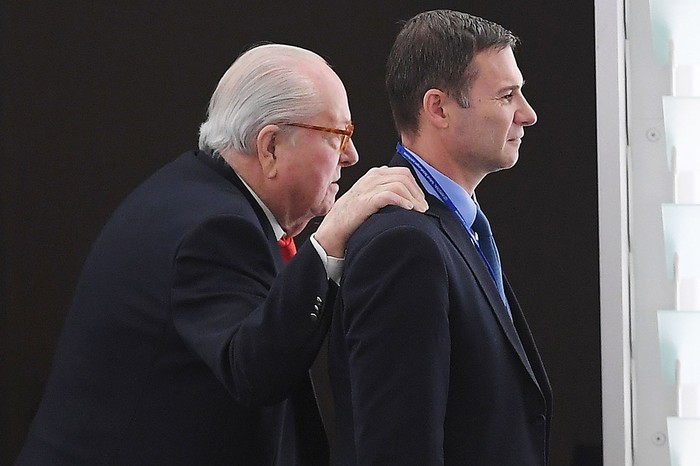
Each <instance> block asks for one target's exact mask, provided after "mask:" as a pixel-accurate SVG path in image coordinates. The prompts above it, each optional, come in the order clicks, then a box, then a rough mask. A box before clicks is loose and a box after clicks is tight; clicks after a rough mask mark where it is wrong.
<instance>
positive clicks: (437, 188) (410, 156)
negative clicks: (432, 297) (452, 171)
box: [396, 142, 498, 283]
mask: <svg viewBox="0 0 700 466" xmlns="http://www.w3.org/2000/svg"><path fill="white" fill-rule="evenodd" d="M396 152H398V153H399V154H400V155H401V156H402V157H403V158H405V159H406V160H408V162H409V163H410V164H411V165H412V166H413V168H415V169H416V170H417V171H418V172H419V173H420V174H421V175H422V176H423V177H425V179H426V181H427V182H428V183H429V184H430V186H431V187H432V188H433V189H434V190H435V192H436V193H437V195H438V197H439V198H440V200H441V201H442V202H443V203H444V204H445V205H446V206H447V207H448V208H449V209H450V210H451V211H452V212H454V214H455V215H456V216H457V218H458V219H459V221H460V222H461V223H462V225H463V226H464V229H465V230H467V233H468V234H469V238H470V239H471V240H472V244H473V245H474V247H475V248H476V250H477V251H478V252H479V255H480V256H481V258H482V259H483V261H484V264H486V267H487V268H488V269H489V273H490V274H491V278H493V281H494V282H496V283H498V280H497V279H496V274H495V273H494V271H493V269H492V268H491V264H489V261H488V259H486V255H485V254H484V252H483V251H482V250H481V248H480V247H479V241H478V240H477V238H476V235H475V234H474V231H473V230H472V228H471V226H470V225H469V224H468V223H467V221H466V220H465V219H464V216H462V214H461V212H460V211H459V209H457V206H456V205H455V204H454V202H452V199H450V196H448V195H447V193H446V192H445V190H444V189H443V188H442V186H440V183H439V182H438V181H437V180H436V179H435V177H434V176H433V175H432V174H431V173H430V172H429V171H428V169H427V168H425V166H424V165H423V164H422V163H421V161H420V160H418V159H417V158H416V157H415V156H414V155H413V154H412V153H411V151H409V150H408V149H406V148H405V147H404V146H403V144H401V143H400V142H399V143H397V144H396Z"/></svg>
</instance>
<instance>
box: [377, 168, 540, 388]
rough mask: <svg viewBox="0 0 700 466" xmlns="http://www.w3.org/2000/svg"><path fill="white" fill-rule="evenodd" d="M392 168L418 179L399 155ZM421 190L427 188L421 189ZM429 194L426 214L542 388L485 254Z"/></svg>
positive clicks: (444, 207)
mask: <svg viewBox="0 0 700 466" xmlns="http://www.w3.org/2000/svg"><path fill="white" fill-rule="evenodd" d="M390 165H394V166H404V167H408V168H409V169H410V170H411V172H412V173H413V175H414V176H416V174H415V171H414V169H413V167H412V166H411V164H410V163H408V162H407V161H406V160H405V159H404V158H403V157H401V155H399V154H397V155H395V156H394V158H393V159H392V160H391V163H390ZM417 179H418V177H416V180H417ZM419 185H420V183H419ZM421 188H423V187H422V186H421ZM423 190H424V191H425V188H423ZM425 195H426V199H427V201H428V206H429V208H428V211H427V212H426V215H429V216H432V217H435V218H436V219H437V220H438V222H439V223H440V228H441V229H442V231H443V232H444V234H445V236H447V237H448V238H449V239H450V242H451V243H452V245H453V246H454V247H455V249H457V251H459V253H460V255H461V256H462V258H463V259H464V261H465V263H466V265H467V267H468V268H469V269H470V270H471V272H472V273H473V274H474V276H475V277H476V280H477V282H478V283H479V286H480V287H481V289H482V291H483V292H484V294H485V295H486V299H487V301H488V302H489V304H490V307H491V311H492V312H493V314H494V315H495V317H496V320H497V321H498V323H499V325H500V326H501V329H502V330H503V333H505V335H506V337H507V338H508V341H509V342H510V343H511V345H512V346H513V349H515V351H516V353H517V354H518V357H519V358H520V360H521V362H522V363H523V365H524V366H525V368H526V370H527V372H528V373H529V374H530V377H531V378H532V380H533V381H534V382H535V384H537V386H538V387H539V383H538V381H537V377H536V376H535V374H534V372H533V370H532V367H531V365H530V362H529V360H528V357H527V355H526V353H525V349H524V348H523V344H522V342H521V341H520V337H519V336H518V333H517V331H516V329H515V326H514V323H513V321H511V318H510V316H509V315H508V310H507V309H506V306H505V303H504V302H503V300H502V299H501V295H500V294H499V293H498V288H497V287H496V283H495V282H494V280H493V278H492V277H491V273H490V272H489V269H488V267H487V266H486V264H485V263H484V260H483V259H482V258H481V255H480V254H479V252H478V251H477V250H476V247H475V246H474V244H473V243H472V241H471V238H469V234H468V233H467V232H466V230H465V229H464V226H462V224H461V223H460V221H459V219H458V218H457V216H456V215H455V214H454V213H452V212H451V211H450V210H449V209H448V208H447V206H446V205H445V204H444V203H442V201H440V200H439V199H437V198H436V197H435V196H433V195H431V194H428V193H427V192H426V193H425ZM509 291H510V293H509V294H510V296H513V294H512V290H510V287H509ZM511 301H512V303H513V308H517V312H518V313H519V314H522V312H521V311H520V307H519V305H518V303H517V301H515V299H510V298H509V302H511ZM511 310H513V309H511Z"/></svg>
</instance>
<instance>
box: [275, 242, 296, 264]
mask: <svg viewBox="0 0 700 466" xmlns="http://www.w3.org/2000/svg"><path fill="white" fill-rule="evenodd" d="M277 244H279V245H280V252H281V253H282V261H283V262H284V263H285V264H286V263H287V262H289V260H290V259H291V258H292V257H294V254H296V253H297V246H296V244H294V238H292V237H291V236H287V235H285V236H283V237H282V238H281V239H280V240H279V241H277Z"/></svg>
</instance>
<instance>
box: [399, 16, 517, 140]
mask: <svg viewBox="0 0 700 466" xmlns="http://www.w3.org/2000/svg"><path fill="white" fill-rule="evenodd" d="M517 42H518V38H517V37H515V36H514V35H513V33H511V32H510V31H508V30H507V29H505V28H504V27H502V26H500V25H498V24H496V23H493V22H491V21H487V20H485V19H483V18H479V17H477V16H473V15H470V14H467V13H462V12H459V11H452V10H433V11H426V12H424V13H420V14H418V15H416V16H414V17H413V18H411V19H409V20H408V21H406V23H405V24H404V25H403V27H402V28H401V31H400V32H399V34H398V36H397V37H396V40H395V41H394V46H393V47H392V49H391V52H390V53H389V59H388V61H387V67H386V88H387V92H388V93H389V103H390V104H391V111H392V114H393V116H394V124H395V125H396V129H397V131H398V132H399V134H400V133H401V132H402V131H406V132H409V133H415V132H416V131H417V130H418V113H419V111H420V108H421V106H422V104H423V96H424V95H425V93H426V92H427V91H428V90H429V89H433V88H436V89H440V90H442V91H444V92H446V93H447V94H448V95H450V96H452V97H454V98H455V99H457V101H458V102H459V103H460V104H461V105H462V106H464V107H467V106H469V103H468V100H467V97H466V95H465V92H467V91H468V90H469V88H470V86H471V83H472V82H473V80H474V78H475V77H476V73H477V72H478V70H476V69H474V68H473V66H472V62H473V59H474V56H475V55H476V54H477V53H478V52H481V51H483V50H486V49H490V48H494V49H497V50H501V49H504V48H505V47H511V48H513V49H515V45H516V44H517Z"/></svg>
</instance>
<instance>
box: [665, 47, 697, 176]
mask: <svg viewBox="0 0 700 466" xmlns="http://www.w3.org/2000/svg"><path fill="white" fill-rule="evenodd" d="M699 48H700V47H699ZM663 108H664V127H665V131H666V155H667V156H668V160H669V168H671V169H674V170H675V171H676V172H679V171H686V170H695V171H697V170H700V144H698V115H700V97H671V96H664V98H663ZM674 154H675V162H674V161H673V160H672V159H673V156H674Z"/></svg>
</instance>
